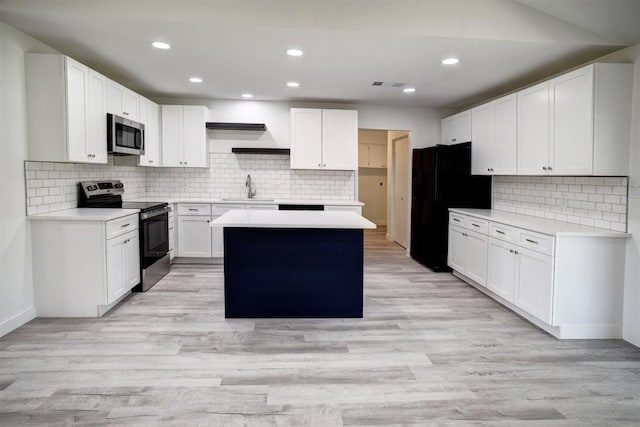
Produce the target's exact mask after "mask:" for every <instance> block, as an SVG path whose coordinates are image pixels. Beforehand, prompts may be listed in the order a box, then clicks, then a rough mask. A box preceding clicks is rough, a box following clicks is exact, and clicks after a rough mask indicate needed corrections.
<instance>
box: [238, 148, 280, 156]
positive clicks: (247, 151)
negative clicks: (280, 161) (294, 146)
mask: <svg viewBox="0 0 640 427" xmlns="http://www.w3.org/2000/svg"><path fill="white" fill-rule="evenodd" d="M231 152H232V153H236V154H283V155H289V154H290V153H291V150H290V149H288V148H244V147H234V148H232V149H231Z"/></svg>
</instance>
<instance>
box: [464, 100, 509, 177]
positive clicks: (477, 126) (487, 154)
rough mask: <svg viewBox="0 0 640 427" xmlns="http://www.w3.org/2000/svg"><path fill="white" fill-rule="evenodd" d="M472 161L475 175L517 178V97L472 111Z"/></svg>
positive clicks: (497, 101)
mask: <svg viewBox="0 0 640 427" xmlns="http://www.w3.org/2000/svg"><path fill="white" fill-rule="evenodd" d="M471 129H472V134H471V159H472V173H473V174H474V175H515V174H516V167H517V164H516V148H517V141H516V138H517V134H516V95H515V94H512V95H507V96H505V97H502V98H500V99H496V100H494V101H491V102H489V103H487V104H484V105H481V106H479V107H476V108H474V109H473V110H471Z"/></svg>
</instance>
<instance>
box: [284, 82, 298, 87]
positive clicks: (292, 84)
mask: <svg viewBox="0 0 640 427" xmlns="http://www.w3.org/2000/svg"><path fill="white" fill-rule="evenodd" d="M287 86H289V87H299V86H300V83H298V82H288V83H287Z"/></svg>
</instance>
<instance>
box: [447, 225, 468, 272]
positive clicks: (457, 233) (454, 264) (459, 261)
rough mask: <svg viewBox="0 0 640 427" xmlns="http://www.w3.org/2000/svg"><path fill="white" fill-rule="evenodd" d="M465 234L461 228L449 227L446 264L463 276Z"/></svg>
mask: <svg viewBox="0 0 640 427" xmlns="http://www.w3.org/2000/svg"><path fill="white" fill-rule="evenodd" d="M465 242H466V239H465V233H464V230H463V229H462V228H459V227H456V226H455V225H449V250H448V253H447V264H448V265H449V267H451V268H453V269H454V270H455V271H457V272H460V273H463V274H464V261H465V254H464V252H465Z"/></svg>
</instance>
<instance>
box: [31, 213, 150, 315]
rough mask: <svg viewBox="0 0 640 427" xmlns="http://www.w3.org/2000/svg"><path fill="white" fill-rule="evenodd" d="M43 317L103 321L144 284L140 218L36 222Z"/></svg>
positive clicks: (37, 295)
mask: <svg viewBox="0 0 640 427" xmlns="http://www.w3.org/2000/svg"><path fill="white" fill-rule="evenodd" d="M31 230H32V233H31V238H32V244H33V254H34V260H37V261H35V262H34V267H33V282H34V295H35V305H36V310H37V312H38V316H41V317H99V316H102V315H103V314H104V313H106V312H107V311H108V310H110V309H111V308H113V307H114V306H115V305H116V304H117V303H118V302H120V301H121V300H122V298H124V297H125V296H126V295H127V294H128V293H129V292H130V291H131V289H132V288H133V287H134V286H135V285H137V284H138V283H140V243H139V234H138V233H139V230H138V214H137V213H136V214H132V215H127V216H124V217H120V218H117V219H112V220H109V221H104V220H99V219H96V220H90V219H87V218H83V219H68V220H67V219H65V220H60V219H37V220H36V219H33V220H32V221H31Z"/></svg>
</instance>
